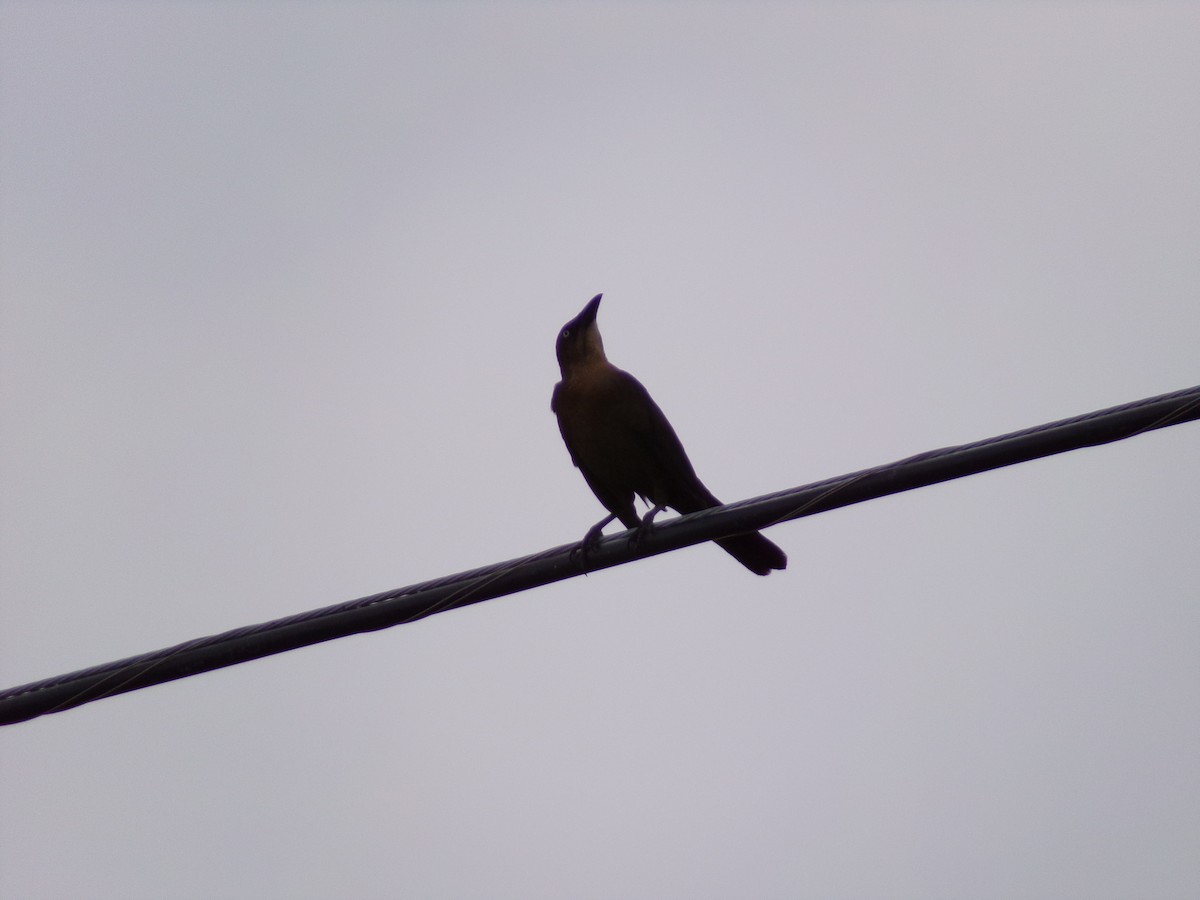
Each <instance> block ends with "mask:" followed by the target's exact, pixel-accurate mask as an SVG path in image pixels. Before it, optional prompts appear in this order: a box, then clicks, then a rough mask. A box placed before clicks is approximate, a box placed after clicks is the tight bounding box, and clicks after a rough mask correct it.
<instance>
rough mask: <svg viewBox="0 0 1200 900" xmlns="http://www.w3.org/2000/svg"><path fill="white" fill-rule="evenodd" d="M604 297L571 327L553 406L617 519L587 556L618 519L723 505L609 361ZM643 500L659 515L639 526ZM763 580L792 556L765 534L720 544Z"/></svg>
mask: <svg viewBox="0 0 1200 900" xmlns="http://www.w3.org/2000/svg"><path fill="white" fill-rule="evenodd" d="M601 296H602V295H601V294H597V295H596V296H595V297H593V298H592V300H591V302H590V303H588V305H587V306H585V307H584V308H583V312H581V313H580V314H579V315H577V316H576V317H575V318H574V319H572V320H571V321H570V322H568V323H567V324H566V325H564V326H563V328H562V331H560V332H559V335H558V343H557V345H556V346H555V352H556V353H557V354H558V365H559V368H560V369H561V370H562V381H560V382H559V383H558V384H557V385H555V387H554V396H553V398H552V399H551V401H550V408H551V409H552V410H553V411H554V413H555V415H556V416H558V429H559V431H561V432H562V436H563V441H564V442H565V443H566V445H567V450H569V451H570V453H571V461H572V462H573V463H575V465H576V466H578V468H579V471H580V472H582V473H583V477H584V480H586V481H587V483H588V487H590V488H591V489H592V491H593V493H595V495H596V497H597V498H599V500H600V502H601V503H603V504H604V506H605V507H606V508H607V509H608V511H609V512H610V513H611V515H610V516H608V518H606V519H604V521H602V522H599V523H597V524H596V525H594V526H593V527H592V528H591V529H590V530H589V531H588V533H587V535H586V536H585V537H584V539H583V547H584V549H585V550H586V548H587V547H589V546H590V545H591V544H592V543H594V542H595V541H596V540H597V539H598V538H599V536H600V532H601V530H602V529H603V528H604V526H605V525H607V524H608V523H609V522H611V521H612V520H613V519H620V520H621V523H622V524H623V525H624V526H625V527H626V528H640V527H648V526H649V524H650V520H651V519H653V518H654V516H655V515H656V514H657V513H658V512H660V511H661V510H662V509H664V508H665V507H668V506H669V507H671V508H672V509H674V510H676V511H678V512H680V513H692V512H698V511H700V510H702V509H708V508H709V507H712V506H720V505H721V501H720V500H718V499H717V498H716V497H714V496H713V495H712V493H711V492H710V491H709V490H708V488H706V487H705V486H704V485H703V484H701V483H700V479H699V478H697V477H696V472H695V470H694V469H693V468H692V464H691V462H690V461H689V460H688V458H687V454H686V453H685V452H684V450H683V445H682V444H681V443H679V438H678V437H676V435H675V429H674V428H672V427H671V423H670V422H668V421H667V417H666V416H664V415H663V413H662V410H661V409H659V408H658V404H657V403H655V402H654V400H652V399H651V397H650V394H649V393H648V392H647V391H646V389H645V388H644V387H642V383H641V382H640V381H638V380H637V379H636V378H634V377H633V376H632V375H630V374H629V373H628V372H623V371H621V370H620V369H618V368H617V367H616V366H614V365H613V364H612V363H610V362H609V361H608V358H607V357H606V356H605V355H604V342H603V341H601V339H600V329H599V328H598V327H597V325H596V311H597V310H598V309H599V307H600V297H601ZM635 494H636V495H637V496H639V497H641V498H642V501H643V502H646V503H649V504H650V506H651V510H650V512H649V513H647V515H646V517H645V518H644V519H641V520H639V519H638V517H637V513H636V512H635V510H634V506H633V497H634V495H635ZM716 543H717V544H718V545H719V546H720V547H722V548H723V549H724V550H725V551H727V552H728V553H729V554H730V555H731V556H733V557H734V558H735V559H736V560H737V561H738V562H740V563H741V564H742V565H743V566H745V567H746V568H747V569H749V570H750V571H751V572H753V573H755V574H756V575H767V574H769V573H770V571H771V570H772V569H783V568H786V567H787V556H786V555H785V554H784V552H783V551H782V550H780V549H779V548H778V547H776V546H775V545H774V544H772V543H771V542H770V541H768V540H767V539H766V538H765V537H763V536H762V535H761V534H759V533H758V532H751V533H749V534H739V535H736V536H734V537H727V538H720V539H719V540H718V541H717V542H716Z"/></svg>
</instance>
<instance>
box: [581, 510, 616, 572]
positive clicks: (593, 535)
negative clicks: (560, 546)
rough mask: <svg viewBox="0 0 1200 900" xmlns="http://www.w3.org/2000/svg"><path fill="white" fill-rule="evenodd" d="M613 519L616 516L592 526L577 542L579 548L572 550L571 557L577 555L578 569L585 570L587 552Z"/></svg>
mask: <svg viewBox="0 0 1200 900" xmlns="http://www.w3.org/2000/svg"><path fill="white" fill-rule="evenodd" d="M615 518H616V515H610V516H608V517H607V518H604V519H601V520H600V521H599V522H597V523H596V524H595V525H593V526H592V527H591V528H589V529H588V530H587V534H585V535H584V536H583V540H582V541H580V542H579V546H577V547H576V548H575V549H574V550H572V551H571V556H572V557H574V556H575V554H576V553H578V554H579V568H580V569H586V568H587V555H588V551H589V550H591V549H592V547H593V546H594V545H595V543H596V541H598V540H600V535H601V533H602V532H603V531H604V526H605V525H607V524H608V523H609V522H611V521H612V520H613V519H615Z"/></svg>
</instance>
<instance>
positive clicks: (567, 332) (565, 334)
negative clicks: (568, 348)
mask: <svg viewBox="0 0 1200 900" xmlns="http://www.w3.org/2000/svg"><path fill="white" fill-rule="evenodd" d="M562 336H563V337H565V338H569V337H570V336H571V329H570V328H564V329H563V333H562Z"/></svg>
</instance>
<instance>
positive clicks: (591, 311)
mask: <svg viewBox="0 0 1200 900" xmlns="http://www.w3.org/2000/svg"><path fill="white" fill-rule="evenodd" d="M603 296H604V295H603V294H597V295H596V296H595V297H593V298H592V299H591V300H589V301H588V305H587V306H585V307H584V308H583V312H581V313H580V314H579V315H577V316H576V317H575V326H576V327H577V328H584V327H586V326H588V325H591V324H592V323H593V322H595V321H596V313H597V312H598V311H599V309H600V298H601V297H603Z"/></svg>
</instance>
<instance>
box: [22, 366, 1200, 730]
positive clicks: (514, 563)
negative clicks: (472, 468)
mask: <svg viewBox="0 0 1200 900" xmlns="http://www.w3.org/2000/svg"><path fill="white" fill-rule="evenodd" d="M1196 419H1200V386H1197V387H1193V388H1188V389H1186V390H1182V391H1176V392H1174V393H1170V394H1162V395H1159V396H1157V397H1149V398H1146V399H1144V400H1138V401H1136V402H1134V403H1127V404H1124V405H1122V406H1115V407H1111V408H1109V409H1103V410H1098V411H1096V412H1092V413H1087V414H1086V415H1082V416H1075V417H1073V418H1070V419H1063V420H1060V421H1057V422H1050V423H1047V424H1045V425H1039V426H1037V427H1034V428H1028V429H1025V430H1023V431H1016V432H1012V433H1010V434H1004V435H1000V436H998V437H993V438H988V439H986V440H982V441H976V442H974V443H971V444H963V445H961V446H956V447H945V448H942V449H940V450H932V451H929V452H927V453H921V454H919V455H917V456H913V457H909V458H908V459H903V460H900V461H898V462H894V463H888V464H887V465H883V466H877V467H875V468H872V469H864V470H862V471H861V472H854V473H851V474H848V475H842V476H839V477H837V478H831V479H827V480H825V481H818V482H814V483H813V484H808V485H804V486H802V487H797V488H792V489H790V490H785V491H778V492H776V493H774V494H767V495H765V496H762V497H756V498H754V499H751V500H743V501H741V502H739V503H732V504H728V505H726V506H719V507H714V508H713V509H708V510H704V511H703V512H698V513H693V514H691V515H687V516H680V517H678V518H676V519H671V520H669V521H666V522H663V523H661V524H656V525H655V526H654V528H653V529H652V530H651V531H650V532H649V533H648V534H645V535H640V536H639V539H638V541H637V542H636V544H631V542H630V540H629V534H628V532H622V533H621V534H615V535H611V536H609V537H606V538H603V539H602V540H600V541H599V542H598V543H597V544H596V545H595V546H594V547H593V548H592V549H590V550H589V551H588V553H587V555H586V558H583V557H582V556H581V555H580V553H579V552H578V544H577V543H571V544H563V545H561V546H558V547H553V548H551V549H549V550H543V551H542V552H540V553H534V554H532V555H530V556H524V557H520V558H518V559H512V560H509V561H508V562H502V563H496V564H494V565H490V566H485V567H483V568H480V569H471V570H469V571H465V572H459V573H457V574H454V575H447V576H445V577H442V578H437V579H434V580H432V581H426V582H422V583H420V584H414V585H409V586H408V587H403V588H397V589H396V590H392V591H385V592H383V593H380V594H373V595H371V596H370V597H363V598H360V599H358V600H352V601H350V602H348V603H341V604H338V605H336V606H328V607H324V608H322V609H314V610H310V611H309V612H304V613H299V614H297V615H293V616H288V617H287V618H284V619H277V620H275V621H271V622H263V623H261V624H258V625H248V626H245V627H243V628H238V629H235V630H233V631H227V632H224V633H223V634H216V635H211V636H209V637H202V638H197V639H195V640H191V641H187V642H186V643H183V644H179V645H177V646H174V647H168V648H166V649H163V650H156V651H154V652H151V653H144V654H141V655H139V656H131V657H129V658H127V659H121V660H117V661H115V662H110V663H105V664H103V665H99V666H93V667H92V668H89V669H82V670H80V671H78V672H71V673H68V674H66V675H58V676H56V677H53V678H47V679H44V680H42V681H35V682H32V683H30V684H25V685H20V686H18V687H14V688H10V689H8V690H5V691H0V725H9V724H13V723H15V722H23V721H26V720H28V719H32V718H35V717H37V716H41V715H45V714H46V713H52V712H61V711H63V710H66V709H71V708H73V707H76V706H80V705H82V704H84V703H90V702H91V701H93V700H99V699H102V698H104V697H111V696H114V695H116V694H121V693H125V692H127V691H134V690H137V689H139V688H144V687H149V686H151V685H155V684H162V683H164V682H167V681H173V680H175V679H178V678H186V677H188V676H189V675H197V674H199V673H201V672H208V671H212V670H213V669H219V668H223V667H225V666H232V665H235V664H237V663H241V662H248V661H249V660H252V659H260V658H262V657H264V656H270V655H272V654H275V653H283V652H285V651H287V650H294V649H296V648H298V647H306V646H308V645H310V644H316V643H320V642H322V641H329V640H333V639H334V638H339V637H345V636H347V635H351V634H359V633H362V632H366V631H377V630H379V629H381V628H389V627H391V626H393V625H400V624H403V623H406V622H415V621H416V620H418V619H422V618H425V617H426V616H430V615H433V614H435V613H439V612H445V611H447V610H451V609H458V608H460V607H463V606H469V605H471V604H473V603H479V602H482V601H484V600H491V599H494V598H496V597H503V596H505V595H507V594H513V593H516V592H518V591H523V590H527V589H529V588H532V587H537V586H539V585H544V584H550V583H551V582H554V581H561V580H563V579H566V578H572V577H574V576H577V575H581V574H584V572H585V571H587V572H594V571H597V570H599V569H606V568H609V567H610V566H616V565H621V564H623V563H627V562H631V561H633V560H635V559H642V558H644V557H647V556H656V555H658V554H659V553H667V552H669V551H671V550H677V549H679V548H681V547H688V546H691V545H693V544H698V543H702V542H704V541H709V540H712V539H713V538H718V537H726V536H728V535H733V534H739V533H742V532H745V531H757V530H759V529H762V528H766V527H769V526H771V525H776V524H778V523H780V522H786V521H788V520H790V519H798V518H801V517H803V516H810V515H815V514H816V513H820V512H826V511H828V510H831V509H838V508H840V507H843V506H849V505H851V504H854V503H861V502H863V501H864V500H871V499H874V498H877V497H883V496H887V495H889V494H895V493H898V492H900V491H907V490H912V489H913V488H918V487H924V486H926V485H930V484H936V483H938V482H941V481H948V480H951V479H954V478H961V477H963V476H964V475H972V474H975V473H978V472H986V471H988V470H990V469H995V468H1000V467H1002V466H1009V465H1014V464H1016V463H1021V462H1027V461H1029V460H1031V459H1037V458H1039V457H1043V456H1051V455H1054V454H1057V453H1064V452H1066V451H1068V450H1076V449H1079V448H1082V447H1092V446H1096V445H1099V444H1106V443H1110V442H1112V441H1119V440H1123V439H1125V438H1130V437H1134V436H1136V435H1139V434H1143V433H1145V432H1147V431H1152V430H1154V429H1157V428H1166V427H1168V426H1171V425H1178V424H1180V423H1182V422H1189V421H1193V420H1196Z"/></svg>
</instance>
